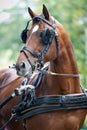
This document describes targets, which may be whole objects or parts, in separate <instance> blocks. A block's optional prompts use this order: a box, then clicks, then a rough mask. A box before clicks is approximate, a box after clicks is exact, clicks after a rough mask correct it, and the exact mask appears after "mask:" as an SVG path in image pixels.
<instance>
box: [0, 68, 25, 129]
mask: <svg viewBox="0 0 87 130" xmlns="http://www.w3.org/2000/svg"><path fill="white" fill-rule="evenodd" d="M22 80H23V77H19V76H18V75H17V74H16V71H15V70H14V69H10V68H7V69H3V70H0V102H3V101H4V100H5V99H6V98H7V97H8V96H9V95H11V94H12V93H13V91H14V89H15V88H17V87H20V85H21V82H22ZM18 99H19V98H18V97H15V98H14V99H12V100H11V101H9V102H8V103H7V104H6V105H4V106H3V107H2V108H1V109H0V128H1V127H2V126H3V125H4V124H5V123H6V122H7V121H8V120H9V118H10V116H11V109H12V107H13V106H14V105H16V104H17V103H18V102H19V100H18ZM6 129H7V130H24V129H23V126H22V122H16V121H15V119H13V120H12V121H11V122H10V123H9V124H8V125H7V126H6Z"/></svg>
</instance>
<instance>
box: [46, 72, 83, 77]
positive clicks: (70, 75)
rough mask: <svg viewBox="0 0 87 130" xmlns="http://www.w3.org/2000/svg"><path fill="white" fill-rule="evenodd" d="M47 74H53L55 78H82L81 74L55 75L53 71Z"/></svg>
mask: <svg viewBox="0 0 87 130" xmlns="http://www.w3.org/2000/svg"><path fill="white" fill-rule="evenodd" d="M47 74H51V75H54V76H64V77H74V78H78V77H79V76H80V74H60V73H54V72H51V71H47Z"/></svg>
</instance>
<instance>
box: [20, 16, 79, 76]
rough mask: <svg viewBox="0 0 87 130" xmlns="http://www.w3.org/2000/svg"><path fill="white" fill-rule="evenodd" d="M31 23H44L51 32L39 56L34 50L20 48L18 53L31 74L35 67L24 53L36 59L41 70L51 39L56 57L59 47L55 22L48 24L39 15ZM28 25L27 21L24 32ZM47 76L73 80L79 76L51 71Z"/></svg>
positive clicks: (25, 47)
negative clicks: (26, 63) (24, 60)
mask: <svg viewBox="0 0 87 130" xmlns="http://www.w3.org/2000/svg"><path fill="white" fill-rule="evenodd" d="M32 21H33V22H38V21H42V22H44V23H46V24H47V25H49V26H50V27H51V28H52V31H51V37H50V39H49V41H48V44H46V45H44V48H43V50H42V52H41V53H40V54H38V53H36V52H35V51H34V50H32V49H30V48H28V47H27V46H24V47H23V48H22V50H21V51H20V52H23V53H24V55H25V57H26V59H27V60H28V63H29V64H30V65H31V68H32V73H33V71H34V70H35V65H34V64H32V62H31V60H30V58H29V57H28V55H27V53H26V52H29V53H30V54H31V55H32V56H33V57H35V58H37V62H38V64H39V70H41V68H43V65H44V63H43V60H42V59H43V57H44V56H45V54H46V53H47V51H48V49H49V48H50V45H51V44H52V41H53V37H54V36H55V41H56V51H57V55H58V51H59V46H60V42H59V38H58V33H57V31H56V22H55V20H53V22H52V23H50V22H49V21H47V20H46V19H45V18H44V17H43V15H40V16H35V17H34V18H33V19H32ZM28 24H29V21H28V23H27V26H26V28H25V30H28V29H27V28H28ZM47 73H48V74H51V75H54V76H64V77H75V78H78V77H79V76H80V75H79V74H60V73H53V72H51V71H49V72H47Z"/></svg>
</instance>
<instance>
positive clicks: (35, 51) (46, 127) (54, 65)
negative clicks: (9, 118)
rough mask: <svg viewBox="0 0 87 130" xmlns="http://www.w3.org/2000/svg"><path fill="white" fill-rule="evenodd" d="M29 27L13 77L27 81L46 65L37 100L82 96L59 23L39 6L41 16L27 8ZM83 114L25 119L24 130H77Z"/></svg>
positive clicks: (74, 112)
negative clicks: (30, 22) (74, 95)
mask: <svg viewBox="0 0 87 130" xmlns="http://www.w3.org/2000/svg"><path fill="white" fill-rule="evenodd" d="M28 12H29V14H30V16H31V19H32V26H31V28H30V29H29V30H28V29H27V28H26V30H25V31H24V32H23V33H22V40H23V41H24V43H25V47H24V48H23V49H22V50H21V53H20V55H19V57H18V59H17V62H16V70H17V74H19V75H20V76H27V77H30V76H31V73H33V71H34V69H35V67H36V68H37V69H38V67H40V68H41V67H42V66H43V64H44V63H46V62H49V68H48V71H49V73H46V74H44V78H43V79H42V83H41V85H40V86H38V87H37V88H36V95H37V96H38V97H40V96H45V95H67V94H77V93H82V90H81V87H80V78H79V72H78V67H77V63H76V59H75V56H74V50H73V46H72V42H71V40H70V38H69V36H68V34H67V31H66V30H65V28H64V27H63V25H62V24H61V23H59V22H58V21H57V20H56V19H54V18H53V17H52V16H51V15H50V13H49V11H48V9H47V7H46V6H45V5H43V10H42V14H41V15H37V14H36V13H35V12H34V11H33V10H32V9H30V8H28ZM86 113H87V110H85V109H78V110H72V109H71V110H59V111H55V112H49V113H44V114H38V115H35V116H33V117H31V118H28V119H27V130H80V128H81V126H82V125H83V122H84V120H85V117H86Z"/></svg>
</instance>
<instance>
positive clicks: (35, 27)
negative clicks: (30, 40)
mask: <svg viewBox="0 0 87 130" xmlns="http://www.w3.org/2000/svg"><path fill="white" fill-rule="evenodd" d="M38 29H39V25H35V26H34V28H33V29H32V33H34V32H36V31H37V30H38Z"/></svg>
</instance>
